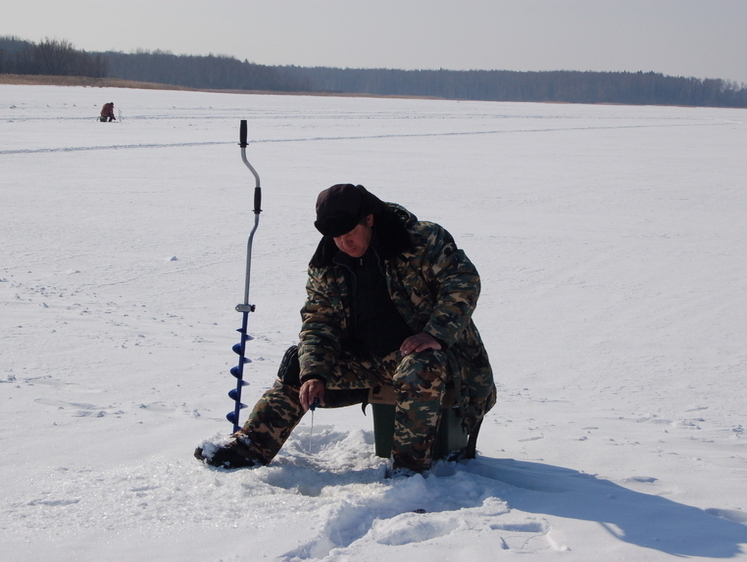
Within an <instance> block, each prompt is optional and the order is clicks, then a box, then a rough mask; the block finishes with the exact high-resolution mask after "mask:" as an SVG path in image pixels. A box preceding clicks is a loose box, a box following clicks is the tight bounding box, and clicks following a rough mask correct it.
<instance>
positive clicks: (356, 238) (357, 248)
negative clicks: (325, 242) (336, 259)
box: [334, 215, 374, 258]
mask: <svg viewBox="0 0 747 562" xmlns="http://www.w3.org/2000/svg"><path fill="white" fill-rule="evenodd" d="M373 223H374V217H373V215H368V216H367V217H366V220H365V222H364V223H363V224H359V225H357V226H356V227H355V228H354V229H353V230H351V231H350V232H346V233H345V234H343V235H342V236H336V237H335V238H334V241H335V244H336V245H337V248H338V249H339V250H340V251H341V252H345V253H346V254H347V255H349V256H350V257H351V258H360V257H362V256H363V254H365V253H366V250H368V247H369V246H370V245H371V238H372V236H373Z"/></svg>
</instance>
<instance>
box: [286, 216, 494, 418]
mask: <svg viewBox="0 0 747 562" xmlns="http://www.w3.org/2000/svg"><path fill="white" fill-rule="evenodd" d="M387 219H388V220H387ZM374 243H375V244H376V246H375V247H376V248H377V252H378V253H379V256H380V258H381V259H382V260H383V262H384V270H385V275H386V279H387V286H388V289H389V294H390V296H391V298H392V301H393V302H394V304H395V306H396V307H397V309H398V310H399V312H400V314H401V315H402V317H403V318H404V319H405V321H406V322H407V324H408V325H409V327H410V329H411V330H412V331H413V333H419V332H427V333H429V334H431V335H432V336H434V337H435V338H436V339H438V340H439V341H440V342H441V344H442V345H443V346H444V349H445V350H446V351H447V354H448V356H449V372H450V374H451V376H452V377H453V382H454V385H455V388H456V391H457V399H458V404H459V407H460V410H461V413H462V420H463V423H464V425H465V428H466V429H467V430H468V431H471V429H472V428H474V427H475V425H476V424H477V423H478V422H479V421H480V420H482V417H483V415H484V414H485V413H486V412H487V411H488V410H489V409H490V408H491V407H492V406H493V405H494V403H495V385H494V383H493V374H492V370H491V367H490V363H489V361H488V355H487V352H486V350H485V347H484V345H483V343H482V340H481V339H480V334H479V332H478V331H477V328H476V327H475V325H474V323H473V322H472V319H471V317H472V312H473V311H474V310H475V307H476V305H477V298H478V296H479V293H480V277H479V275H478V273H477V270H476V269H475V267H474V265H472V262H470V260H469V259H468V258H467V256H466V255H465V253H464V252H463V251H462V250H460V249H459V248H457V246H456V244H455V242H454V239H453V238H452V236H451V235H450V234H449V233H448V232H447V231H446V230H445V229H443V228H442V227H440V226H439V225H437V224H434V223H429V222H420V221H418V220H417V218H416V217H415V216H414V215H413V214H411V213H410V212H409V211H407V210H406V209H404V208H403V207H400V206H398V205H394V204H392V203H390V204H389V213H388V217H379V216H377V217H376V222H375V223H374ZM337 252H338V250H337V247H336V246H335V244H334V240H333V239H329V238H327V237H325V238H323V239H322V241H321V242H320V243H319V246H318V248H317V251H316V253H315V254H314V257H313V258H312V260H311V263H310V265H309V273H308V280H307V283H306V292H307V299H306V303H305V304H304V307H303V308H302V309H301V317H302V327H301V333H300V343H299V359H300V363H301V380H302V381H303V380H306V379H308V378H313V377H319V378H322V379H324V378H325V373H329V372H330V371H331V367H332V366H333V365H334V364H335V361H336V359H337V357H338V355H339V353H340V350H341V349H342V347H343V346H344V342H346V341H347V340H348V339H349V334H350V326H351V317H350V314H351V312H350V288H349V287H348V284H347V280H346V276H345V272H344V271H343V269H342V266H340V265H339V264H337V263H335V259H334V257H335V255H336V254H337Z"/></svg>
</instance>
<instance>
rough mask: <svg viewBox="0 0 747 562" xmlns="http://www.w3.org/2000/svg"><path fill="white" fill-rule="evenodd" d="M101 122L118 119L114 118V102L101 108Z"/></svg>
mask: <svg viewBox="0 0 747 562" xmlns="http://www.w3.org/2000/svg"><path fill="white" fill-rule="evenodd" d="M100 119H101V122H102V123H106V122H107V121H108V122H110V123H111V122H112V121H116V120H117V118H116V117H115V116H114V102H113V101H110V102H109V103H105V104H104V107H102V108H101V118H100Z"/></svg>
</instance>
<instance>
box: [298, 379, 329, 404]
mask: <svg viewBox="0 0 747 562" xmlns="http://www.w3.org/2000/svg"><path fill="white" fill-rule="evenodd" d="M324 388H325V386H324V382H323V381H320V380H319V379H309V380H307V381H306V382H305V383H303V384H302V385H301V390H300V391H299V397H300V399H301V406H303V409H304V411H308V409H309V407H310V406H311V405H312V404H313V403H314V400H315V399H318V400H319V402H318V403H319V404H321V405H322V406H324Z"/></svg>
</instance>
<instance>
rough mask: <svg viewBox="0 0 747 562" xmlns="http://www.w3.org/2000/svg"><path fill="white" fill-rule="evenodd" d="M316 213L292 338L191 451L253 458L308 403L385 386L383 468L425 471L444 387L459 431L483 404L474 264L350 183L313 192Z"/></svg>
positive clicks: (433, 229) (220, 462)
mask: <svg viewBox="0 0 747 562" xmlns="http://www.w3.org/2000/svg"><path fill="white" fill-rule="evenodd" d="M316 218H317V220H316V222H315V223H314V226H315V227H316V228H317V229H318V230H319V232H321V234H322V235H323V237H322V239H321V241H320V242H319V245H318V247H317V249H316V252H315V253H314V255H313V257H312V258H311V263H310V264H309V270H308V279H307V283H306V291H307V299H306V303H305V304H304V306H303V308H302V310H301V317H302V325H301V333H300V341H299V344H298V346H292V347H291V348H289V349H288V350H287V351H286V353H285V356H284V357H283V360H282V361H281V365H280V369H279V372H278V379H277V380H276V381H275V384H274V385H273V386H272V388H270V389H269V390H268V391H267V392H266V393H265V394H264V396H262V398H261V399H260V400H259V402H257V405H256V406H255V407H254V410H253V411H252V413H251V414H250V416H249V418H248V420H247V421H246V423H245V424H244V426H243V427H242V429H241V430H239V431H238V432H236V433H235V434H234V435H232V437H231V440H230V441H229V442H228V443H227V444H223V445H218V444H214V443H205V444H203V446H201V447H198V448H197V449H196V450H195V456H196V457H197V458H198V459H200V460H202V461H204V462H205V463H207V464H209V465H212V466H217V467H224V468H239V467H248V466H258V465H265V464H267V463H269V462H270V461H272V459H273V458H274V457H275V455H276V454H277V453H278V451H279V450H280V448H281V447H282V445H283V443H284V442H285V441H286V439H288V437H289V436H290V434H291V431H292V430H293V428H294V427H296V425H297V424H298V423H299V422H300V420H301V418H302V417H303V415H304V414H305V413H306V411H307V410H308V409H309V408H310V407H311V406H313V405H314V404H315V402H316V403H318V404H319V406H320V407H322V408H336V407H340V406H349V405H353V404H360V403H363V402H365V401H367V398H368V390H369V389H370V388H372V387H377V386H379V387H380V386H383V385H393V387H394V393H395V399H396V415H395V429H394V444H393V448H392V458H391V465H392V469H393V473H395V474H396V473H403V474H406V475H407V474H412V473H421V472H424V471H427V470H429V469H430V467H431V462H432V454H431V450H432V447H433V444H434V442H435V440H436V434H437V429H438V424H439V419H440V415H441V400H442V398H443V396H444V392H445V391H446V389H447V387H448V388H454V390H455V392H456V396H457V404H458V406H459V409H460V414H461V418H462V424H463V426H464V427H465V429H466V430H467V432H469V433H472V431H473V430H475V431H476V430H477V428H479V424H480V422H481V421H482V418H483V416H484V415H485V413H486V412H487V411H488V410H489V409H490V408H491V407H492V406H493V404H494V403H495V385H494V383H493V374H492V370H491V367H490V363H489V361H488V356H487V353H486V351H485V348H484V346H483V344H482V341H481V339H480V335H479V333H478V331H477V328H476V327H475V325H474V324H473V323H472V320H471V317H472V313H473V311H474V310H475V307H476V305H477V298H478V295H479V292H480V278H479V275H478V273H477V270H476V269H475V267H474V266H473V265H472V263H471V262H470V260H469V259H468V258H467V256H466V255H465V254H464V252H463V251H462V250H460V249H459V248H457V246H456V244H455V242H454V239H453V238H452V237H451V235H450V234H449V233H448V232H447V231H446V230H444V229H443V228H442V227H440V226H439V225H437V224H434V223H429V222H421V221H418V219H417V218H416V217H415V216H414V215H413V214H412V213H410V212H409V211H407V210H406V209H404V208H403V207H401V206H399V205H396V204H393V203H384V202H382V201H381V200H380V199H378V198H377V197H376V196H375V195H373V194H371V193H370V192H368V191H367V190H366V189H365V188H364V187H363V186H361V185H357V186H356V185H352V184H339V185H334V186H332V187H330V188H329V189H326V190H324V191H322V192H321V193H320V194H319V197H318V199H317V203H316Z"/></svg>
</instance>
